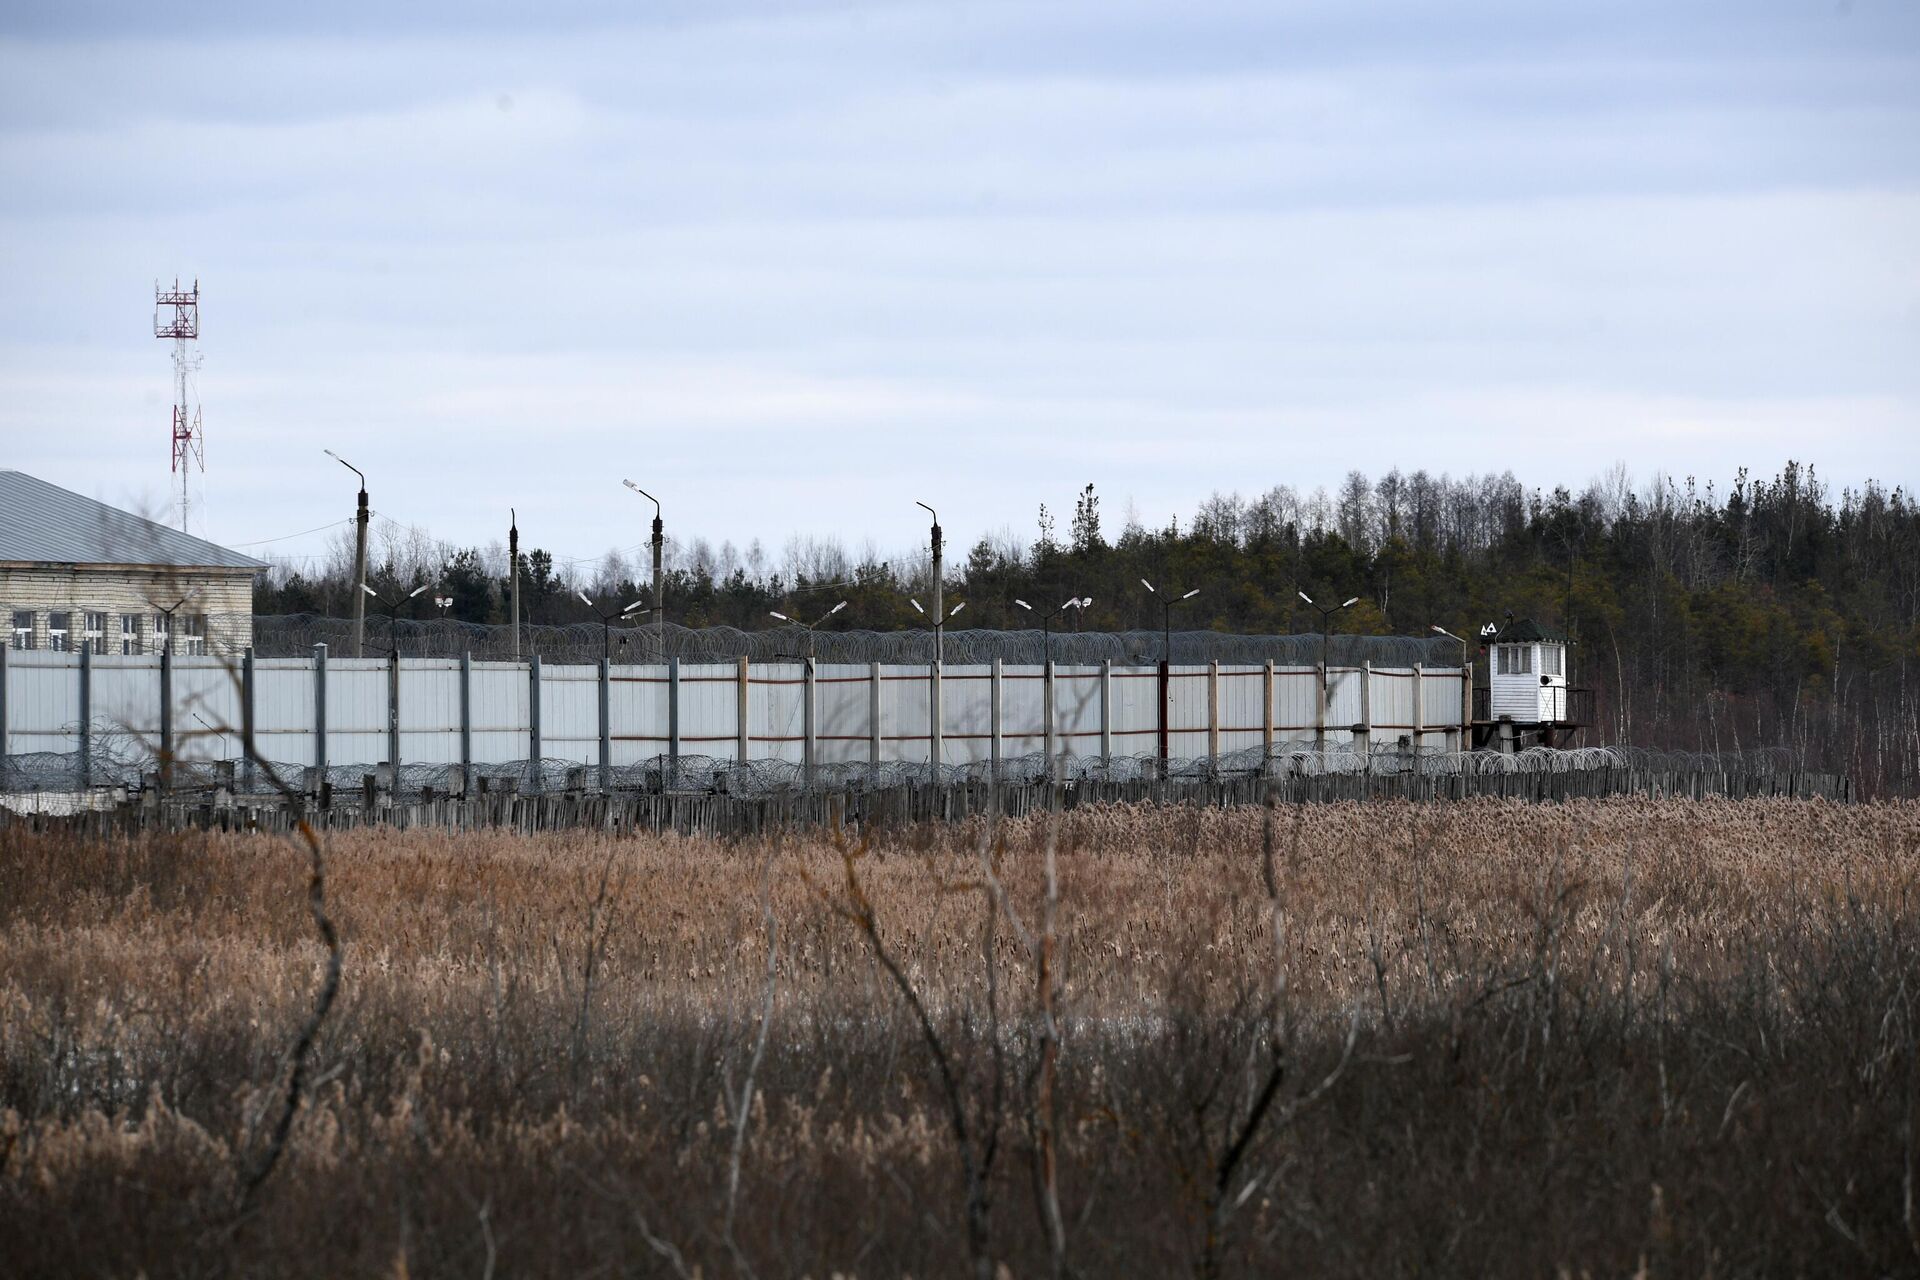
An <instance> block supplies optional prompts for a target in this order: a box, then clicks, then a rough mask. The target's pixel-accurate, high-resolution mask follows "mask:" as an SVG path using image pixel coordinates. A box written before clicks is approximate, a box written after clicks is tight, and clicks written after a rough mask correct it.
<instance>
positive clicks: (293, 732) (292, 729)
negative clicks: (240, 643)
mask: <svg viewBox="0 0 1920 1280" xmlns="http://www.w3.org/2000/svg"><path fill="white" fill-rule="evenodd" d="M253 744H254V748H255V749H256V750H257V751H259V753H260V756H261V758H262V759H264V760H266V761H268V762H270V763H272V764H277V765H288V766H292V767H294V768H302V769H303V768H306V767H308V766H309V765H311V764H312V763H313V749H314V741H313V663H312V662H310V661H308V660H307V659H305V658H261V659H258V660H256V661H255V662H254V664H253ZM287 781H288V782H289V783H290V784H292V785H295V786H298V785H299V783H300V779H299V777H298V775H293V776H289V777H288V778H287Z"/></svg>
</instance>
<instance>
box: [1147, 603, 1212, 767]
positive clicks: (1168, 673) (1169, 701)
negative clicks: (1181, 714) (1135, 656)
mask: <svg viewBox="0 0 1920 1280" xmlns="http://www.w3.org/2000/svg"><path fill="white" fill-rule="evenodd" d="M1140 585H1141V586H1143V587H1145V588H1146V589H1147V590H1148V591H1149V592H1150V593H1151V594H1152V595H1153V596H1154V597H1156V598H1157V599H1158V600H1159V601H1160V767H1161V768H1162V769H1163V770H1164V769H1165V768H1166V767H1167V754H1168V751H1169V747H1168V742H1167V737H1168V726H1167V721H1168V719H1169V718H1170V716H1171V715H1172V712H1173V606H1175V605H1177V604H1183V603H1185V602H1186V601H1188V600H1191V599H1193V598H1194V597H1195V596H1197V595H1199V594H1200V588H1198V587H1195V588H1194V589H1193V590H1191V591H1189V592H1187V594H1185V595H1183V596H1173V595H1161V594H1160V592H1158V591H1155V590H1154V587H1153V584H1152V583H1151V582H1148V581H1147V580H1146V579H1145V578H1142V579H1140Z"/></svg>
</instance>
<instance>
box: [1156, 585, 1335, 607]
mask: <svg viewBox="0 0 1920 1280" xmlns="http://www.w3.org/2000/svg"><path fill="white" fill-rule="evenodd" d="M1199 594H1200V588H1198V587H1195V588H1194V589H1193V590H1191V591H1189V592H1187V594H1185V595H1183V596H1181V597H1180V598H1181V599H1182V600H1191V599H1193V598H1194V597H1195V596H1197V595H1199ZM1348 603H1349V604H1351V603H1352V601H1348Z"/></svg>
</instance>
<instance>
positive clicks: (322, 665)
mask: <svg viewBox="0 0 1920 1280" xmlns="http://www.w3.org/2000/svg"><path fill="white" fill-rule="evenodd" d="M326 781H327V646H326V645H324V644H316V645H315V646H313V785H312V786H310V787H309V788H307V790H308V791H309V792H310V793H312V794H313V795H319V794H320V788H321V787H322V786H323V785H325V783H326Z"/></svg>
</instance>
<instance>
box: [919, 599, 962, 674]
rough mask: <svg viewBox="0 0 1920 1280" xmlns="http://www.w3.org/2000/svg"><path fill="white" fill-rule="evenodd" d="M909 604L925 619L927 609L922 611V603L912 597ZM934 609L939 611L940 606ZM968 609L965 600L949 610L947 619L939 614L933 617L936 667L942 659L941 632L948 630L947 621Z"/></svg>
mask: <svg viewBox="0 0 1920 1280" xmlns="http://www.w3.org/2000/svg"><path fill="white" fill-rule="evenodd" d="M907 603H908V604H910V605H912V606H913V611H914V612H915V613H917V614H920V615H921V616H923V617H924V616H925V615H926V612H927V611H926V610H925V609H922V608H921V607H920V602H919V601H918V600H915V599H914V598H913V597H912V596H908V597H907ZM934 607H935V608H936V609H937V608H938V607H939V606H938V605H935V606H934ZM966 607H967V602H966V601H965V600H962V601H961V602H960V603H959V604H957V605H955V606H953V608H951V609H949V610H947V614H946V617H944V618H943V617H941V616H940V615H939V614H938V613H936V614H934V615H933V660H934V662H935V664H936V665H937V664H938V663H939V662H940V658H941V652H940V651H941V648H942V645H941V632H942V631H943V630H944V629H945V628H946V625H947V619H948V618H951V617H953V616H954V615H955V614H957V613H959V612H960V611H961V610H962V609H964V608H966Z"/></svg>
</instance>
